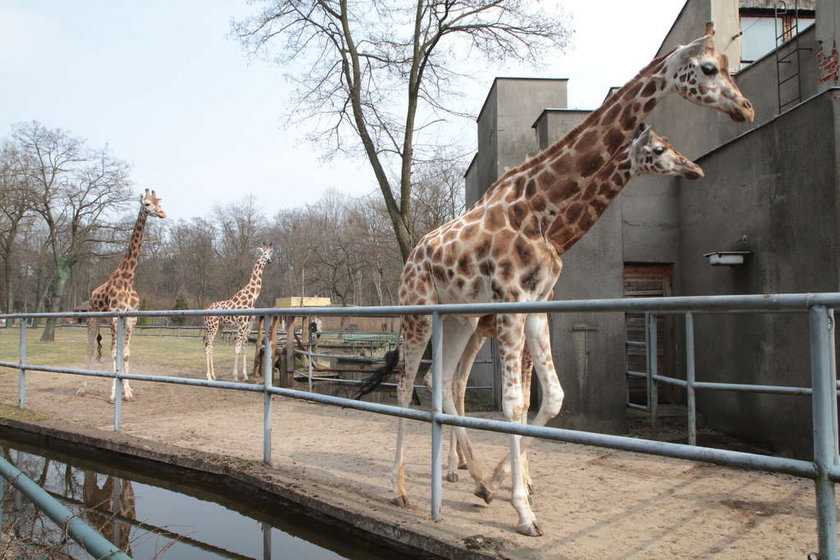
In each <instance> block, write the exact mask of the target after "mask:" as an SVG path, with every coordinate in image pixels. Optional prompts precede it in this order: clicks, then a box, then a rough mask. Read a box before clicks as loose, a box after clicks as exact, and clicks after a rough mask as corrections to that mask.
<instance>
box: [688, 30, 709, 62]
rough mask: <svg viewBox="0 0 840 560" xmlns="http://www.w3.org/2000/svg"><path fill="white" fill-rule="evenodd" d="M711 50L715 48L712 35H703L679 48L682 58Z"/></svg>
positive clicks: (699, 54)
mask: <svg viewBox="0 0 840 560" xmlns="http://www.w3.org/2000/svg"><path fill="white" fill-rule="evenodd" d="M713 50H715V42H714V36H713V35H703V36H702V37H698V38H697V39H695V40H693V41H692V42H690V43H689V44H687V45H684V46H682V47H680V48H679V51H680V55H681V58H682V60H687V59H689V58H693V57H697V56H701V55H703V54H706V53H707V52H709V51H713Z"/></svg>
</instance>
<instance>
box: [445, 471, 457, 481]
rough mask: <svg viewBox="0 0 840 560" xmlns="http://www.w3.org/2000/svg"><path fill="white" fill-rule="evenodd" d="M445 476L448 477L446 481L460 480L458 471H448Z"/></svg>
mask: <svg viewBox="0 0 840 560" xmlns="http://www.w3.org/2000/svg"><path fill="white" fill-rule="evenodd" d="M444 478H445V479H446V482H458V473H456V472H450V473H446V476H445V477H444Z"/></svg>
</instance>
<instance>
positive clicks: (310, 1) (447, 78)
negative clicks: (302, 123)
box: [234, 0, 568, 260]
mask: <svg viewBox="0 0 840 560" xmlns="http://www.w3.org/2000/svg"><path fill="white" fill-rule="evenodd" d="M265 4H266V6H265V8H264V9H263V11H262V12H261V13H260V14H259V15H257V16H254V17H253V18H250V19H247V20H244V21H240V22H237V23H235V24H234V32H235V33H236V34H237V36H238V37H239V39H240V40H241V42H242V43H243V45H244V46H245V47H246V48H247V49H248V50H249V52H250V53H252V54H268V51H269V49H270V48H271V47H272V46H274V44H275V43H277V48H276V52H277V53H278V54H277V55H276V59H277V61H278V62H279V63H281V64H283V65H284V67H285V68H292V69H293V70H292V71H291V72H290V77H291V78H292V79H294V80H295V82H296V83H297V84H298V86H299V89H298V92H297V99H296V103H295V104H294V106H293V108H292V109H291V110H290V116H292V115H294V116H295V117H299V118H302V119H309V120H312V121H314V122H315V123H316V130H315V131H314V132H313V134H312V137H313V138H315V139H321V138H323V137H325V136H326V137H327V138H331V140H332V143H331V146H332V148H333V150H339V151H341V150H350V149H352V148H353V147H356V146H359V144H361V149H362V150H363V152H364V154H365V155H366V157H367V159H368V161H369V162H370V165H371V167H372V170H373V172H374V175H375V177H376V180H377V182H378V184H379V188H380V190H381V192H382V196H383V199H384V201H385V206H386V208H387V210H388V215H389V217H390V220H391V223H392V225H393V228H394V231H395V233H396V236H397V240H398V243H399V247H400V253H401V255H402V258H403V260H405V259H406V258H407V257H408V254H409V252H410V251H411V249H412V247H413V246H414V242H415V239H414V232H413V231H412V225H413V218H412V216H413V212H412V201H413V198H412V196H411V189H412V184H413V183H412V180H411V173H412V168H413V166H414V164H415V162H416V161H418V160H422V159H425V158H424V157H423V156H422V153H421V152H422V151H423V144H422V141H421V139H420V136H421V134H422V133H424V132H425V133H428V134H429V135H430V136H431V134H432V132H433V129H434V126H433V125H434V124H436V123H437V122H438V121H439V120H440V119H441V118H444V117H446V116H448V115H451V114H452V113H453V110H452V101H453V96H452V95H450V94H453V93H456V92H455V91H454V86H453V78H455V77H457V76H459V75H461V74H460V73H459V72H460V71H459V69H458V68H457V65H456V61H458V60H462V59H464V58H465V57H469V56H470V55H471V54H472V53H473V52H478V53H480V54H482V55H484V56H486V57H488V58H491V57H492V59H493V60H495V61H500V60H511V59H513V60H519V61H527V62H537V61H539V60H540V59H541V57H542V56H543V55H544V54H546V53H550V52H552V51H554V50H555V49H561V48H563V47H564V46H565V43H566V40H567V38H568V30H567V27H566V26H565V24H564V22H563V21H562V19H561V18H559V17H552V16H549V15H548V14H547V13H546V12H545V11H544V10H543V8H542V7H541V5H540V3H539V2H536V1H528V0H414V1H411V2H409V1H408V0H403V1H397V0H265ZM465 73H468V72H465ZM348 136H349V137H350V138H353V140H352V141H349V142H348V140H347V138H348ZM392 177H395V179H392Z"/></svg>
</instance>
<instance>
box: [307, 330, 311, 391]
mask: <svg viewBox="0 0 840 560" xmlns="http://www.w3.org/2000/svg"><path fill="white" fill-rule="evenodd" d="M307 332H308V333H309V340H308V344H307V346H308V349H307V351H308V352H309V354H308V355H307V357H306V364H307V366H306V371H307V374H306V377H307V378H308V379H309V392H310V393H311V392H312V332H311V331H307Z"/></svg>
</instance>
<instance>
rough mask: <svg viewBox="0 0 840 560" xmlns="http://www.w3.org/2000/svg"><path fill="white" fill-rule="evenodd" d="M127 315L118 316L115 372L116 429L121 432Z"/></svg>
mask: <svg viewBox="0 0 840 560" xmlns="http://www.w3.org/2000/svg"><path fill="white" fill-rule="evenodd" d="M124 354H125V317H117V359H116V362H117V363H116V364H115V365H116V367H115V368H114V369H115V370H116V371H115V372H114V381H113V383H114V431H115V432H119V431H120V428H121V424H122V404H123V390H122V379H121V377H122V376H121V375H120V374H122V372H123V371H124V369H123V368H124V367H125V357H124Z"/></svg>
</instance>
